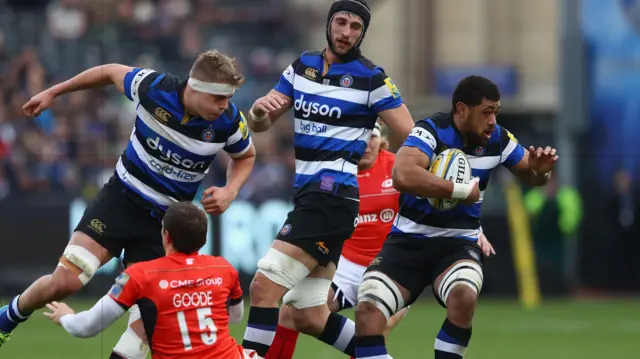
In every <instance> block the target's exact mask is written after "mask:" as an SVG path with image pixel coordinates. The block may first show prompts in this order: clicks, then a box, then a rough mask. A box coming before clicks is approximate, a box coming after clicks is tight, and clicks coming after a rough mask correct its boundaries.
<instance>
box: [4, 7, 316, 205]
mask: <svg viewBox="0 0 640 359" xmlns="http://www.w3.org/2000/svg"><path fill="white" fill-rule="evenodd" d="M318 20H320V21H323V20H322V17H321V16H320V17H318V16H317V14H314V13H313V12H309V11H306V10H305V9H298V8H296V7H295V5H293V3H292V2H291V1H287V0H243V1H237V0H30V1H23V0H0V75H1V77H2V79H3V81H2V82H0V95H1V96H2V99H3V100H2V101H0V199H2V198H6V197H7V196H33V195H38V194H42V193H43V192H51V191H55V192H57V193H62V192H64V193H68V194H71V195H80V196H83V197H85V198H90V197H92V196H94V195H95V193H96V192H97V191H98V190H99V188H100V187H101V186H102V184H103V183H104V182H105V181H106V180H107V179H108V178H109V177H110V176H111V175H112V173H113V169H114V168H115V164H116V163H117V159H118V156H119V155H120V154H121V153H122V151H123V150H124V149H125V147H126V144H127V140H128V138H129V135H130V132H131V128H132V125H133V121H134V119H135V111H134V108H133V106H131V103H130V102H129V101H128V100H127V99H126V98H125V97H124V96H122V95H119V94H118V93H117V92H116V91H115V90H114V89H113V88H111V89H107V90H92V91H84V92H78V93H74V94H71V95H66V96H64V97H61V98H58V99H57V100H56V101H55V102H54V106H53V108H52V109H50V110H47V111H45V112H44V113H43V114H42V115H41V116H40V117H39V118H37V119H29V118H25V117H24V116H23V115H22V112H21V107H22V105H23V104H24V103H25V102H26V101H27V100H28V99H29V97H31V96H33V95H34V94H36V93H38V92H40V91H42V90H44V89H46V88H47V87H49V86H51V85H53V84H55V83H58V82H61V81H63V80H65V79H67V78H69V77H71V76H73V75H75V74H76V73H78V72H81V71H82V70H84V69H87V68H89V67H91V66H96V65H100V64H104V63H112V62H117V63H123V64H128V65H132V66H138V67H150V68H154V69H156V70H158V71H164V72H171V73H173V74H176V75H178V76H185V75H186V74H187V73H188V70H189V68H190V65H191V63H192V62H193V59H194V58H195V56H197V55H198V54H199V53H200V52H202V51H203V50H205V49H209V48H216V49H218V50H221V51H223V52H226V53H229V54H231V55H233V56H235V57H236V58H237V59H238V62H239V66H240V67H241V70H242V72H243V73H244V74H245V75H246V77H247V82H246V84H245V85H244V86H243V88H242V89H241V90H240V91H239V92H238V93H237V95H236V96H235V97H234V102H235V103H236V104H237V105H238V106H239V107H240V108H241V109H243V110H245V111H246V110H247V109H248V108H249V107H250V106H251V104H252V102H253V101H254V100H255V99H256V98H258V97H260V96H262V95H264V94H265V93H266V92H267V91H268V90H269V89H270V88H271V87H272V86H273V85H274V84H275V82H276V81H277V79H278V77H279V74H280V73H281V71H282V69H284V68H285V67H286V66H287V65H288V64H289V63H290V62H291V61H292V60H293V59H295V57H296V56H297V55H298V54H299V53H300V51H302V50H303V49H305V48H304V38H303V37H302V36H303V35H302V34H304V31H301V27H302V26H303V24H305V23H308V22H309V21H318ZM292 136H293V133H292V130H291V120H290V119H283V120H281V121H280V122H279V124H278V126H276V128H274V130H273V131H269V132H268V133H267V134H261V135H260V136H256V137H254V140H255V143H256V147H257V150H258V153H259V158H258V161H257V163H256V167H255V170H254V173H253V175H252V177H251V179H250V180H249V182H248V183H247V185H246V186H245V188H244V190H243V192H242V193H241V194H240V196H241V198H244V199H251V200H255V201H262V200H265V199H267V198H263V197H264V196H265V195H268V196H269V197H273V196H274V195H275V194H278V193H281V194H282V195H286V194H288V193H289V192H290V184H291V182H292V179H293V178H292V171H293V166H294V161H293V156H292V146H291V142H292ZM227 161H228V157H226V156H225V155H222V156H218V158H217V159H216V163H214V165H213V168H212V169H211V171H210V172H211V175H210V176H209V178H207V180H206V183H205V185H207V186H208V185H211V184H217V185H219V184H221V183H222V181H223V180H224V176H225V170H224V169H225V167H226V163H227Z"/></svg>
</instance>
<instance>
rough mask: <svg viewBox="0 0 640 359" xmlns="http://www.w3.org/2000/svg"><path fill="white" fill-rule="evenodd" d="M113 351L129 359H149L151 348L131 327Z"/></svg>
mask: <svg viewBox="0 0 640 359" xmlns="http://www.w3.org/2000/svg"><path fill="white" fill-rule="evenodd" d="M113 351H114V352H116V353H117V354H119V355H120V356H122V357H124V358H127V359H147V355H148V354H149V346H148V345H147V344H145V342H144V341H142V339H140V337H139V336H138V334H136V332H134V331H133V329H131V327H127V330H126V331H125V332H124V333H123V334H122V336H121V337H120V340H119V341H118V343H117V344H116V346H115V347H114V348H113Z"/></svg>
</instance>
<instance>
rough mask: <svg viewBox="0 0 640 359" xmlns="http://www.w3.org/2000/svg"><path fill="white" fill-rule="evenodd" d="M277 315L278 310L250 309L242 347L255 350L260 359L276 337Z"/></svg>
mask: <svg viewBox="0 0 640 359" xmlns="http://www.w3.org/2000/svg"><path fill="white" fill-rule="evenodd" d="M279 313H280V309H279V308H259V307H251V309H249V320H248V322H247V329H246V330H245V332H244V340H243V341H242V347H243V348H245V349H249V350H255V351H256V353H257V354H258V355H259V356H261V357H263V356H265V355H266V354H267V352H268V351H269V347H270V346H271V343H273V338H274V336H275V335H276V327H277V326H278V315H279Z"/></svg>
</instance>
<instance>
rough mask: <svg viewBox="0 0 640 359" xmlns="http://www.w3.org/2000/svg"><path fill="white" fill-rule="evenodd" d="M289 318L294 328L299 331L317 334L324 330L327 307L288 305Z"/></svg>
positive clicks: (327, 312)
mask: <svg viewBox="0 0 640 359" xmlns="http://www.w3.org/2000/svg"><path fill="white" fill-rule="evenodd" d="M290 310H291V319H292V321H293V325H294V328H295V329H296V330H297V331H299V332H300V333H304V334H307V335H312V336H315V337H317V336H319V335H320V334H322V332H323V331H324V327H325V325H326V324H327V317H328V316H329V314H330V312H329V308H328V307H327V306H324V305H323V306H318V307H313V308H304V309H297V308H295V307H290Z"/></svg>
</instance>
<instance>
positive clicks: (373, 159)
mask: <svg viewBox="0 0 640 359" xmlns="http://www.w3.org/2000/svg"><path fill="white" fill-rule="evenodd" d="M387 148H388V143H387V142H386V139H385V138H383V137H381V134H380V124H379V123H377V124H376V127H375V128H374V129H373V133H372V134H371V139H370V140H369V145H368V146H367V149H366V150H365V151H364V156H362V159H361V160H360V163H359V164H358V184H359V186H360V215H358V226H357V227H356V230H355V231H354V232H353V235H352V236H351V238H349V239H348V240H347V241H346V242H345V243H344V248H343V250H342V255H341V256H340V260H339V262H338V269H337V270H336V273H335V276H334V277H333V283H331V289H329V295H328V297H327V301H328V305H329V310H331V311H332V312H339V311H341V310H343V309H348V308H352V307H353V306H354V305H355V304H356V303H357V294H358V287H359V286H360V281H361V279H362V275H363V274H364V272H365V270H366V269H367V266H368V265H369V264H370V263H371V261H372V260H373V259H374V258H375V257H376V255H377V254H378V252H379V251H380V249H381V248H382V244H383V243H384V241H385V239H386V238H387V234H388V233H389V232H390V231H391V226H392V224H393V223H392V222H393V218H394V217H395V214H396V213H397V212H398V200H399V197H400V192H398V191H397V190H396V189H395V188H393V184H392V178H391V177H392V169H393V163H394V160H395V154H394V153H393V152H389V151H387V150H386V149H387ZM478 244H479V245H480V246H481V248H483V253H484V254H485V255H487V256H489V255H491V254H494V253H495V252H494V250H493V247H492V246H491V244H490V243H489V241H488V240H487V239H486V237H485V236H484V235H482V234H480V238H479V242H478ZM408 309H409V308H408V307H406V308H403V309H401V310H400V311H399V312H398V313H396V314H395V315H393V316H392V317H391V318H390V319H389V321H388V322H387V327H386V328H385V331H384V336H385V338H386V337H387V336H388V334H389V333H390V332H391V330H392V329H393V328H394V327H395V326H397V325H398V324H399V323H400V321H401V320H402V318H404V316H405V315H406V313H407V310H408ZM292 327H293V324H292V323H291V318H290V315H289V306H288V305H284V306H283V307H282V309H281V310H280V323H279V324H278V328H277V329H276V336H275V338H274V339H273V345H272V346H271V349H269V352H268V353H267V356H266V359H292V358H293V353H294V350H295V346H296V342H297V339H298V332H297V331H296V330H295V329H291V328H292Z"/></svg>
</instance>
